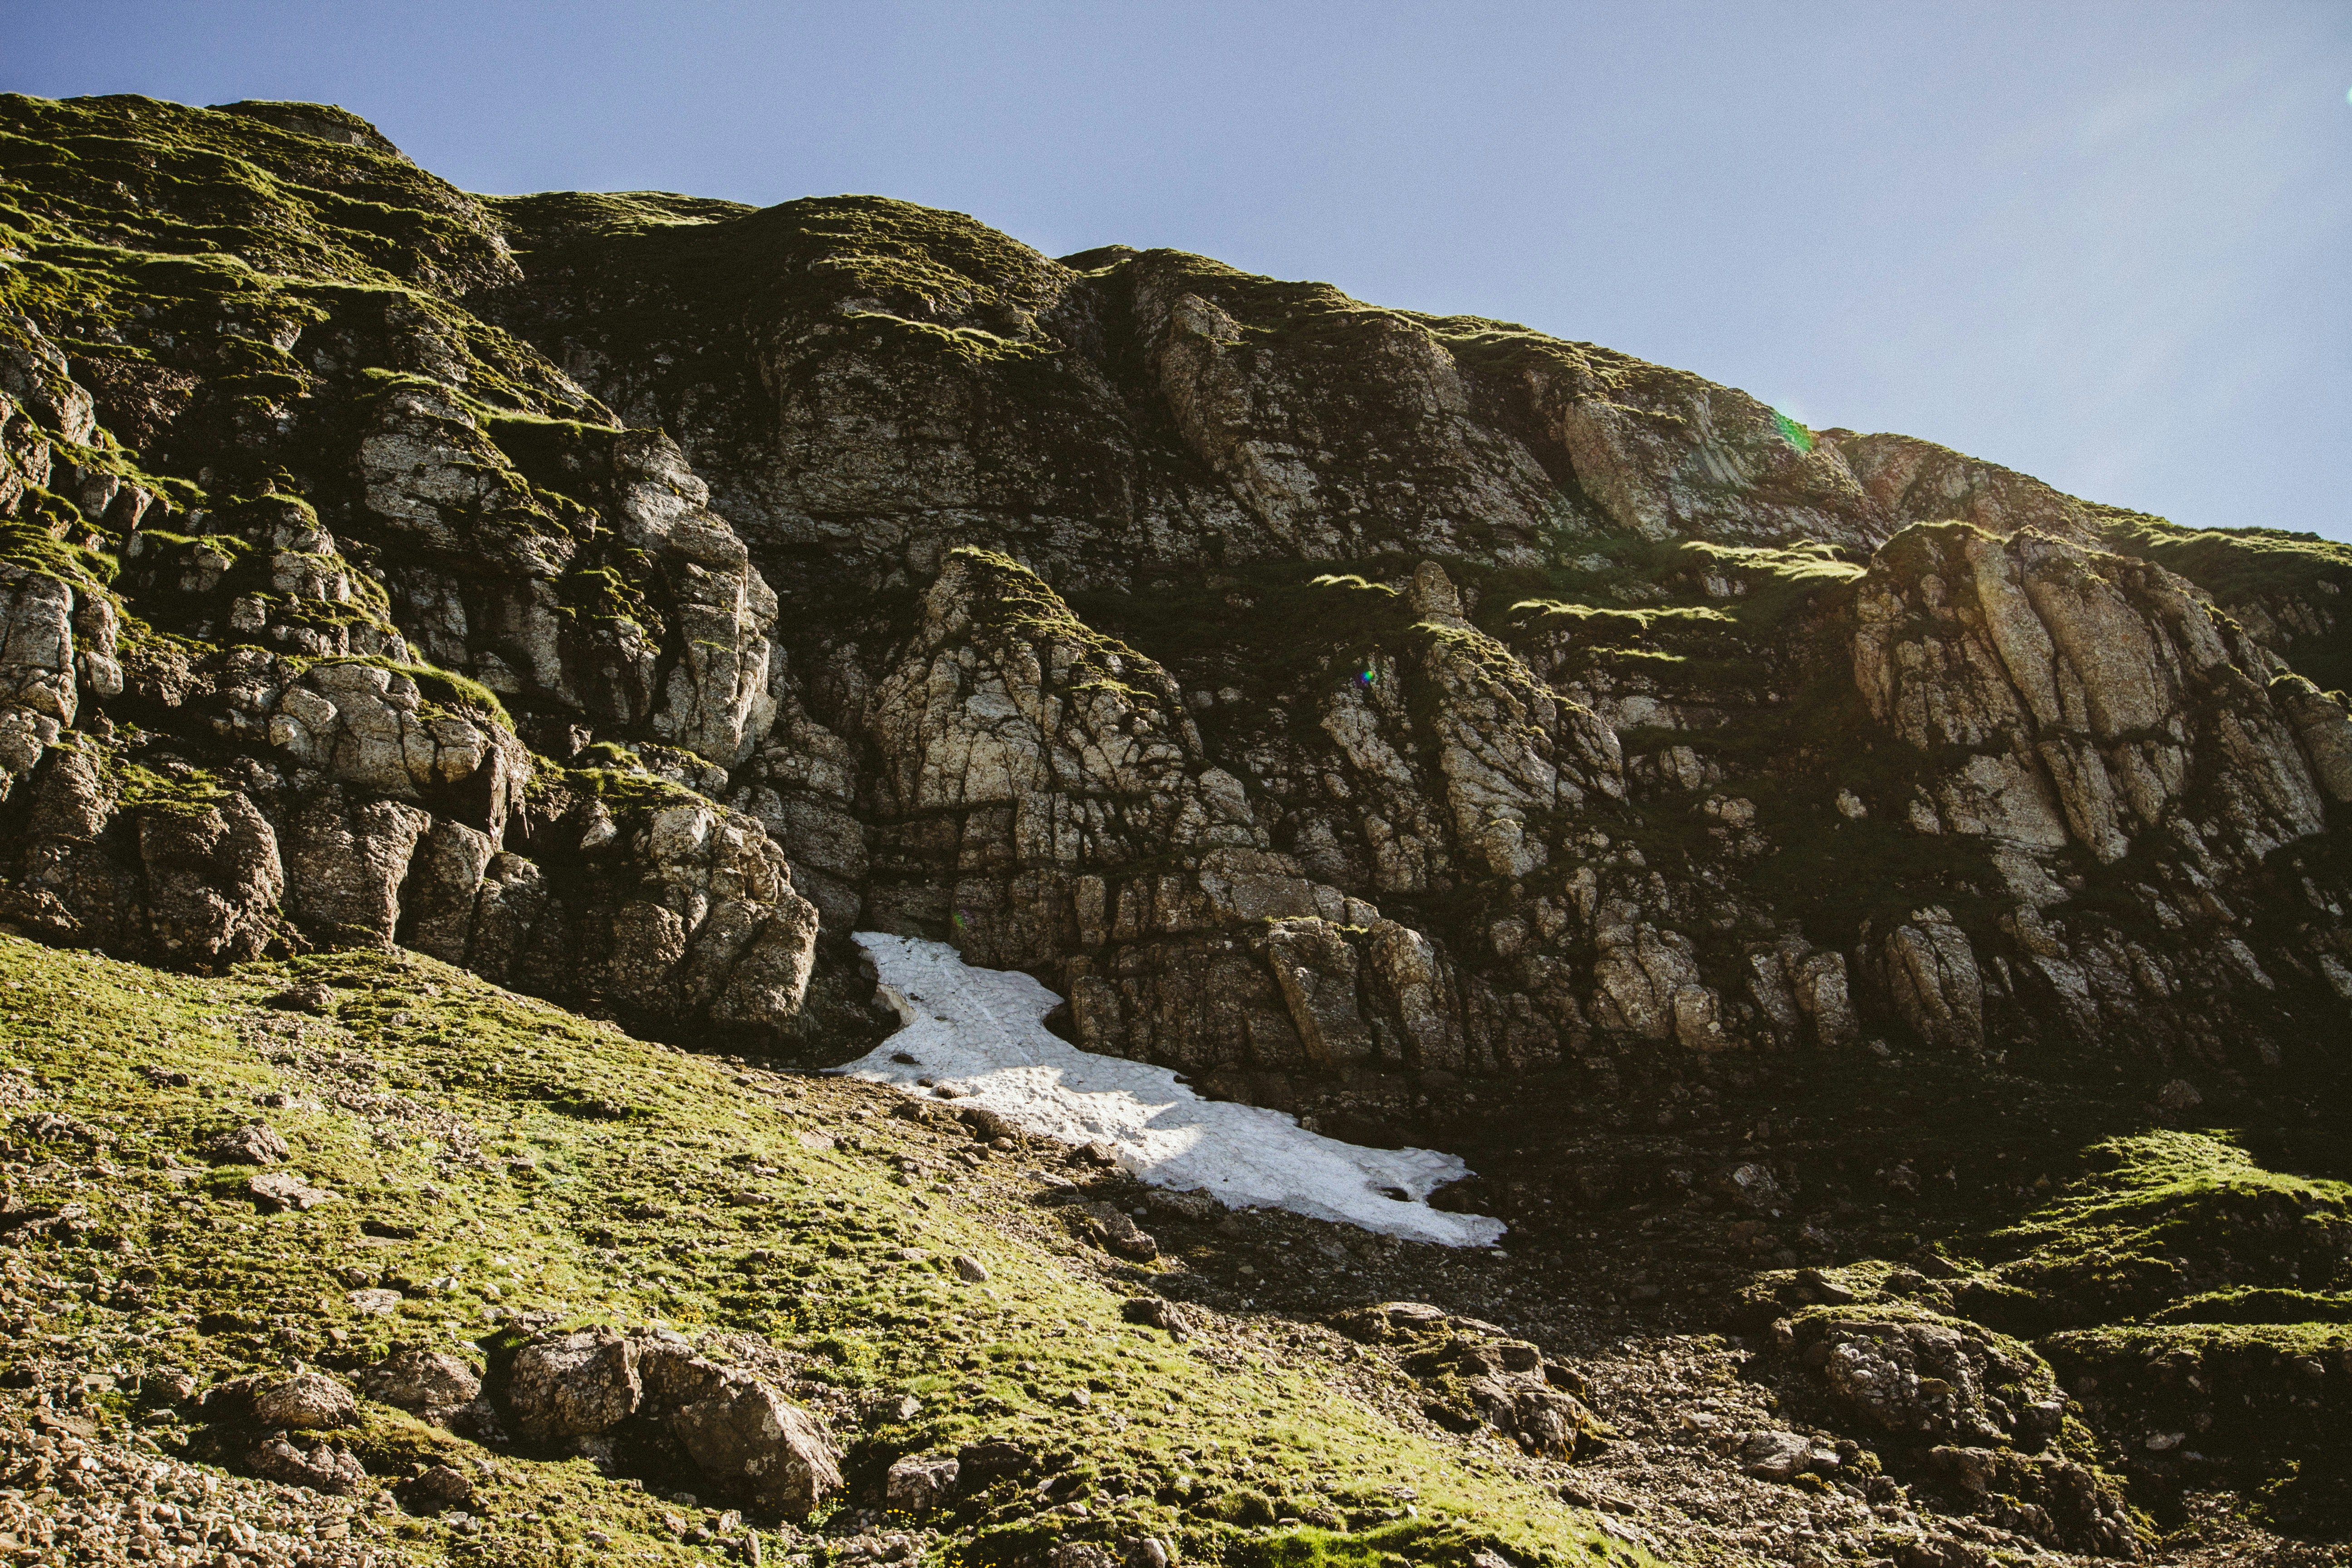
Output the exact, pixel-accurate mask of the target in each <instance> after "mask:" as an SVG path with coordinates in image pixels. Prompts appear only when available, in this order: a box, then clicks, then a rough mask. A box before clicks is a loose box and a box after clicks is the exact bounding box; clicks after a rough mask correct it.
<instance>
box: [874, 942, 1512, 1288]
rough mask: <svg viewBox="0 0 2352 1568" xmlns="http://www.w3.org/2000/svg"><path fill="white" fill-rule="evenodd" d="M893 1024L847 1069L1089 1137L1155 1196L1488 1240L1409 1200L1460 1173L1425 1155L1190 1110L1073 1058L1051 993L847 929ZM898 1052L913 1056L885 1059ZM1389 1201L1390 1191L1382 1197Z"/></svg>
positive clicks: (1283, 1119) (1137, 1080) (1203, 1103)
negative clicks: (1049, 1023) (889, 998)
mask: <svg viewBox="0 0 2352 1568" xmlns="http://www.w3.org/2000/svg"><path fill="white" fill-rule="evenodd" d="M856 941H857V943H858V945H859V946H861V947H863V948H865V949H866V952H869V953H871V954H872V955H873V958H874V963H875V966H876V967H877V969H878V970H879V971H880V972H881V976H882V984H884V985H886V986H887V987H889V988H890V989H891V990H892V991H893V992H896V993H897V994H898V998H899V1000H900V1005H899V1015H900V1016H902V1017H904V1018H906V1019H907V1026H906V1027H904V1028H902V1029H900V1030H899V1031H898V1033H897V1034H895V1035H893V1036H891V1037H889V1038H888V1039H887V1040H885V1041H884V1042H883V1043H882V1045H881V1046H880V1047H877V1049H876V1050H874V1051H873V1052H872V1053H871V1054H869V1055H867V1056H865V1057H862V1058H859V1059H858V1060H856V1061H855V1062H852V1063H851V1064H849V1068H848V1069H847V1070H848V1071H850V1072H852V1073H854V1074H856V1076H858V1077H859V1078H863V1079H870V1080H873V1081H875V1082H878V1083H895V1084H898V1085H899V1086H900V1087H901V1088H905V1089H914V1088H915V1087H916V1080H917V1079H924V1078H927V1079H930V1080H931V1081H932V1082H934V1083H937V1084H940V1085H945V1086H949V1087H952V1088H954V1089H961V1091H963V1095H964V1096H966V1097H968V1099H959V1100H958V1101H957V1103H959V1104H963V1103H970V1104H974V1105H983V1106H986V1107H987V1108H988V1109H989V1110H993V1111H996V1112H998V1113H999V1114H1000V1115H1003V1116H1004V1117H1005V1118H1007V1119H1008V1120H1010V1121H1013V1122H1014V1123H1015V1124H1016V1125H1018V1126H1020V1127H1022V1128H1023V1129H1024V1130H1026V1131H1030V1132H1034V1133H1039V1134H1042V1135H1044V1136H1045V1137H1049V1138H1058V1139H1061V1140H1063V1141H1064V1142H1070V1143H1091V1142H1104V1143H1109V1144H1112V1145H1114V1146H1115V1147H1116V1148H1117V1149H1118V1157H1119V1164H1120V1165H1121V1166H1122V1167H1124V1168H1125V1169H1126V1170H1128V1171H1129V1172H1130V1173H1133V1174H1134V1175H1135V1176H1136V1177H1138V1178H1139V1179H1140V1180H1142V1181H1146V1182H1149V1183H1150V1184H1153V1185H1154V1186H1161V1187H1174V1188H1179V1189H1188V1188H1200V1189H1202V1190H1205V1191H1206V1192H1207V1193H1208V1194H1210V1195H1212V1196H1213V1197H1215V1198H1217V1199H1218V1200H1219V1201H1221V1202H1222V1203H1223V1204H1224V1205H1226V1206H1227V1207H1229V1208H1284V1209H1288V1210H1290V1211H1291V1212H1292V1213H1294V1214H1303V1215H1309V1216H1311V1217H1313V1218H1316V1219H1328V1220H1340V1221H1344V1222H1346V1223H1348V1224H1349V1225H1358V1226H1362V1227H1363V1228H1365V1229H1366V1230H1376V1231H1384V1232H1386V1233H1387V1234H1389V1235H1391V1236H1401V1237H1406V1238H1408V1239H1410V1240H1413V1241H1433V1242H1438V1243H1441V1244H1443V1245H1444V1246H1447V1247H1486V1246H1490V1245H1492V1244H1493V1243H1494V1241H1495V1240H1496V1238H1497V1237H1500V1236H1501V1235H1502V1234H1503V1224H1502V1222H1501V1221H1500V1220H1496V1219H1489V1218H1487V1217H1486V1215H1470V1214H1448V1213H1446V1212H1444V1210H1441V1209H1433V1208H1431V1207H1430V1206H1429V1205H1428V1204H1427V1203H1426V1202H1424V1201H1423V1200H1424V1199H1426V1198H1427V1197H1428V1196H1429V1194H1431V1193H1433V1192H1434V1191H1435V1190H1436V1189H1438V1188H1439V1187H1441V1186H1444V1184H1446V1183H1448V1182H1454V1181H1459V1180H1460V1179H1461V1178H1463V1177H1464V1176H1466V1175H1468V1174H1469V1168H1468V1167H1467V1166H1465V1165H1464V1164H1463V1163H1462V1162H1461V1161H1460V1160H1458V1159H1456V1158H1455V1157H1454V1155H1451V1154H1444V1153H1440V1152H1437V1151H1435V1150H1433V1149H1395V1150H1389V1149H1366V1148H1361V1147H1360V1146H1358V1145H1356V1144H1353V1143H1342V1142H1339V1140H1338V1139H1336V1138H1326V1137H1323V1136H1322V1135H1321V1134H1319V1133H1315V1132H1309V1131H1307V1130H1306V1129H1305V1128H1303V1127H1301V1126H1299V1125H1298V1123H1297V1121H1296V1120H1294V1119H1293V1118H1291V1117H1288V1116H1285V1115H1283V1114H1282V1113H1281V1112H1280V1111H1276V1110H1265V1109H1263V1108H1261V1107H1258V1106H1254V1105H1234V1104H1228V1103H1225V1102H1223V1101H1218V1100H1202V1098H1201V1097H1200V1096H1199V1095H1196V1094H1194V1093H1193V1092H1192V1090H1191V1089H1186V1088H1185V1087H1184V1086H1183V1085H1181V1084H1180V1083H1178V1082H1177V1081H1176V1075H1175V1074H1174V1073H1173V1072H1171V1071H1170V1070H1169V1069H1168V1068H1160V1067H1152V1066H1150V1065H1149V1064H1147V1063H1143V1062H1131V1061H1128V1060H1125V1059H1124V1058H1118V1057H1105V1056H1097V1055H1096V1054H1095V1053H1093V1052H1091V1051H1082V1050H1080V1049H1078V1047H1076V1046H1074V1045H1071V1044H1070V1043H1069V1042H1068V1041H1066V1040H1065V1039H1062V1038H1061V1037H1059V1036H1057V1035H1055V1034H1054V1033H1053V1032H1052V1031H1051V1030H1049V1029H1047V1028H1046V1027H1045V1024H1044V1022H1043V1020H1044V1018H1045V1015H1046V1013H1048V1012H1049V1011H1051V1010H1052V1009H1053V1007H1054V1006H1055V1004H1056V1003H1058V1002H1059V1001H1060V1000H1061V998H1060V997H1058V996H1056V995H1055V994H1053V993H1052V992H1051V991H1048V990H1046V989H1045V986H1043V985H1041V984H1038V983H1037V982H1036V981H1035V980H1034V979H1033V978H1031V977H1030V976H1029V975H1026V974H1023V973H1018V972H1017V971H1010V970H999V969H973V968H971V967H969V966H967V965H966V964H965V963H964V962H963V960H962V958H961V956H960V955H959V954H958V953H957V952H956V950H955V949H954V948H952V947H950V946H949V945H948V944H947V943H945V942H922V941H919V940H917V939H914V938H910V937H899V936H884V935H881V934H879V933H877V932H874V931H860V932H858V933H857V937H856ZM898 1056H908V1057H912V1058H915V1059H914V1061H913V1062H911V1063H908V1062H900V1061H894V1060H892V1059H891V1058H893V1057H898ZM1400 1193H1401V1194H1403V1195H1402V1197H1400V1196H1396V1195H1394V1194H1400Z"/></svg>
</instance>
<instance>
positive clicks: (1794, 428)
mask: <svg viewBox="0 0 2352 1568" xmlns="http://www.w3.org/2000/svg"><path fill="white" fill-rule="evenodd" d="M1772 424H1773V426H1774V427H1776V428H1777V429H1778V430H1779V431H1780V439H1782V440H1783V441H1786V442H1787V443H1789V445H1790V446H1791V447H1795V448H1796V449H1797V450H1798V451H1800V452H1810V451H1811V450H1812V449H1813V433H1812V432H1811V430H1808V429H1806V428H1805V427H1804V426H1802V425H1800V424H1798V423H1797V421H1796V420H1795V419H1793V418H1791V417H1790V416H1788V415H1786V414H1783V413H1781V412H1780V410H1779V409H1777V408H1775V409H1774V410H1772Z"/></svg>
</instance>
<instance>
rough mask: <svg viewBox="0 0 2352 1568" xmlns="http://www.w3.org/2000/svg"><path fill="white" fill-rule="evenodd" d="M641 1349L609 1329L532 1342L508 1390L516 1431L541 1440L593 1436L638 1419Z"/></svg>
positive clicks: (518, 1360) (523, 1352)
mask: <svg viewBox="0 0 2352 1568" xmlns="http://www.w3.org/2000/svg"><path fill="white" fill-rule="evenodd" d="M640 1392H641V1390H640V1385H639V1383H638V1379H637V1346H636V1344H635V1342H634V1341H632V1340H630V1339H628V1338H627V1337H625V1336H624V1335H621V1334H616V1333H614V1332H612V1331H609V1330H599V1329H582V1330H578V1331H574V1332H572V1333H568V1334H559V1335H551V1336H547V1337H543V1338H541V1339H536V1340H533V1341H531V1342H530V1343H529V1344H526V1345H525V1346H523V1347H522V1349H521V1350H520V1351H519V1352H516V1355H515V1359H514V1365H513V1367H512V1369H511V1371H510V1372H509V1381H508V1384H507V1389H506V1408H507V1413H508V1414H509V1415H510V1416H511V1417H512V1418H513V1420H514V1424H515V1428H516V1430H518V1431H520V1432H521V1433H522V1434H523V1435H524V1436H527V1437H530V1438H533V1439H536V1440H539V1441H542V1442H544V1441H549V1440H552V1439H558V1438H564V1437H593V1436H601V1435H602V1434H604V1433H606V1432H609V1431H611V1430H612V1429H613V1428H614V1427H615V1426H619V1425H620V1424H621V1423H622V1422H623V1421H625V1420H626V1419H628V1417H629V1416H630V1415H634V1414H635V1411H636V1408H637V1399H638V1395H639V1394H640Z"/></svg>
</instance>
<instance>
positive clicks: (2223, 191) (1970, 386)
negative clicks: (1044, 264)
mask: <svg viewBox="0 0 2352 1568" xmlns="http://www.w3.org/2000/svg"><path fill="white" fill-rule="evenodd" d="M0 37H5V39H6V40H7V46H6V48H5V56H0V89H7V90H14V91H22V92H34V93H40V94H44V95H48V96H66V95H70V94H76V93H89V92H144V93H149V94H152V95H154V96H156V97H161V98H170V99H175V100H181V101H184V102H191V103H212V102H222V101H226V100H232V99H237V98H265V97H266V98H302V99H321V100H331V101H334V102H338V103H341V104H343V105H344V106H346V107H347V108H350V109H352V110H355V111H357V112H359V113H361V114H363V115H365V116H367V117H368V118H369V119H370V120H372V121H375V122H376V124H377V125H379V126H380V127H382V128H383V131H384V132H386V134H388V135H390V136H391V137H392V138H393V139H394V141H395V142H399V143H400V144H401V146H402V147H404V149H406V150H407V151H408V152H409V153H411V154H412V155H413V156H414V157H415V158H416V160H417V161H418V162H419V163H423V164H425V166H426V167H428V168H430V169H433V170H435V171H436V172H437V173H439V174H444V175H446V176H447V177H448V178H450V179H452V180H455V181H456V182H457V183H458V184H462V185H465V186H467V187H468V188H470V189H474V190H480V191H496V192H514V191H526V190H539V189H547V188H551V187H559V186H573V187H586V188H592V189H607V190H617V189H637V188H648V187H652V188H663V189H671V190H683V191H691V192H695V193H698V194H701V195H724V196H732V197H735V198H737V199H739V200H742V201H747V202H756V203H768V202H777V201H784V200H788V199H790V198H792V197H793V196H798V195H811V194H829V193H834V192H841V191H870V192H879V193H882V194H884V195H895V196H901V197H905V198H907V199H908V200H912V201H919V202H927V203H930V204H933V205H940V206H948V207H954V208H957V209H959V210H961V211H964V212H969V213H971V214H973V215H974V216H978V217H980V218H982V219H983V220H984V221H986V222H988V223H991V224H993V225H994V226H997V227H999V228H1002V229H1004V230H1005V231H1007V232H1008V233H1011V234H1013V235H1014V236H1016V237H1019V238H1021V239H1024V240H1026V241H1028V242H1029V243H1031V244H1033V245H1035V246H1037V247H1039V248H1041V249H1043V250H1045V251H1046V252H1048V253H1049V254H1063V253H1066V252H1068V251H1073V250H1076V249H1080V248H1083V247H1088V246H1093V245H1098V244H1103V243H1106V242H1108V241H1114V240H1117V241H1123V242H1125V243H1127V244H1129V245H1136V246H1163V245H1164V246H1175V247H1181V248H1184V249H1188V250H1197V251H1202V252H1205V253H1207V254H1209V255H1212V256H1215V257H1218V258H1222V259H1223V260H1226V261H1229V262H1232V263H1234V265H1236V266H1240V267H1244V268H1251V269H1253V270H1256V271H1262V272H1268V273H1273V274H1276V275H1277V276H1282V277H1290V278H1317V279H1328V280H1329V281H1331V282H1334V283H1337V284H1339V286H1340V287H1342V288H1344V289H1348V290H1349V292H1351V293H1354V294H1356V295H1358V296H1360V297H1361V298H1363V299H1367V300H1375V301H1378V302H1381V303H1383V304H1391V305H1399V306H1405V307H1410V308H1413V309H1419V310H1437V311H1449V312H1465V313H1472V314H1477V315H1486V316H1496V317H1501V318H1505V319H1507V320H1512V321H1523V322H1526V323H1527V324H1528V325H1530V326H1533V327H1536V328H1538V329H1539V330H1541V331H1549V332H1552V333H1555V334H1557V335H1559V336H1561V337H1568V338H1580V339H1589V340H1591V341H1594V342H1603V343H1607V344H1610V345H1611V346H1612V347H1616V348H1620V349H1623V350H1626V351H1628V352H1630V353H1637V354H1640V355H1642V356H1643V357H1645V358H1648V359H1653V360H1657V361H1660V362H1662V363H1667V364H1673V365H1678V366H1682V367H1684V368H1685V369H1689V370H1693V371H1696V372H1698V373H1699V374H1703V375H1706V376H1708V377H1710V378H1713V379H1715V380H1717V381H1723V382H1727V383H1730V384H1734V385H1738V386H1742V387H1745V388H1747V389H1748V390H1749V391H1751V392H1753V393H1755V394H1757V395H1759V396H1762V397H1764V398H1767V399H1769V400H1770V401H1772V402H1774V403H1776V404H1778V405H1780V406H1781V407H1783V408H1785V409H1787V410H1789V411H1790V412H1791V413H1793V414H1795V415H1796V416H1798V417H1800V418H1801V419H1803V420H1805V421H1807V422H1809V423H1811V424H1814V425H1820V426H1829V425H1845V426H1853V427H1855V428H1858V429H1864V430H1901V431H1906V432H1908V433H1910V434H1912V435H1916V436H1922V437H1928V438H1929V439H1932V440H1937V441H1941V442H1944V443H1946V444H1948V445H1949V446H1953V447H1959V448H1961V449H1962V450H1964V451H1968V452H1971V453H1974V454H1976V455H1978V456H1979V457H1983V458H1990V459H1993V460H1995V461H1998V462H2002V463H2007V464H2009V465H2011V466H2012V467H2015V468H2022V469H2025V470H2026V471H2028V472H2030V473H2034V474H2038V475H2040V476H2041V477H2042V478H2044V479H2049V480H2051V481H2052V482H2053V483H2055V484H2057V485H2059V486H2061V487H2062V488H2063V489H2070V490H2073V491H2075V492H2077V493H2079V494H2083V495H2085V496H2089V497H2092V498H2094V499H2095V500H2105V501H2110V502H2113V503H2116V504H2118V505H2126V506H2134V507H2138V508H2141V509H2144V510H2150V511H2155V512H2159V513H2162V514H2163V515H2166V516H2168V517H2170V518H2172V519H2173V520H2174V521H2179V522H2184V523H2191V524H2197V525H2201V526H2236V525H2263V526H2270V527H2279V528H2293V529H2307V530H2312V531H2318V532H2322V533H2326V534H2329V535H2332V536H2334V537H2337V538H2352V500H2347V473H2352V286H2347V285H2352V254H2347V253H2348V252H2352V5H2346V4H2344V3H2342V0H2234V3H2231V4H2222V3H2220V0H2211V3H2203V4H2193V5H2182V4H2167V3H2163V0H2136V3H2134V4H2128V5H2108V4H2103V3H2099V0H2059V3H2057V4H2049V3H2046V0H2045V3H2043V4H2037V5H1998V4H1985V5H1958V4H1941V5H1929V4H1924V3H1908V0H1880V3H1877V4H1871V5H1832V4H1822V5H1809V4H1801V3H1790V0H1783V3H1781V4H1776V5H1756V4H1752V3H1738V4H1735V3H1729V0H1725V3H1715V0H1708V3H1703V4H1673V3H1666V0H1658V3H1654V4H1634V3H1632V0H1621V3H1619V4H1612V5H1586V4H1575V3H1569V0H1559V3H1554V4H1546V5H1533V4H1528V5H1515V4H1496V5H1479V4H1475V3H1467V0H1453V3H1449V4H1443V5H1439V4H1431V5H1382V4H1379V3H1377V0H1357V3H1353V4H1346V5H1318V4H1280V3H1277V0H1261V3H1259V4H1253V5H1242V4H1216V3H1202V4H1183V3H1180V0H1162V3H1160V4H1150V5H1146V4H1128V3H1123V0H1096V3H1093V4H1084V5H1078V4H1026V3H1019V0H1003V3H1001V4H988V5H939V4H912V3H889V0H875V3H871V4H863V5H801V4H782V3H778V4H768V5H751V4H707V5H689V4H673V5H635V4H597V3H594V0H571V3H568V4H562V5H537V4H510V5H501V4H496V3H492V0H474V3H472V4H442V3H439V0H403V3H401V4H398V5H383V4H367V5H348V4H338V3H331V0H313V3H310V4H299V5H270V4H260V3H254V0H208V3H206V4H203V5H189V4H184V3H180V0H150V3H145V4H140V3H111V0H74V3H71V4H64V3H58V0H0Z"/></svg>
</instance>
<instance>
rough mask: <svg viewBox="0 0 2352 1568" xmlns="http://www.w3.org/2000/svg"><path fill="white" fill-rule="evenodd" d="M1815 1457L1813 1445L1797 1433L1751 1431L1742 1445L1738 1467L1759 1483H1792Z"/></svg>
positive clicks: (1740, 1446)
mask: <svg viewBox="0 0 2352 1568" xmlns="http://www.w3.org/2000/svg"><path fill="white" fill-rule="evenodd" d="M1812 1457H1813V1446H1812V1444H1811V1443H1810V1442H1808V1441H1806V1440H1805V1439H1804V1438H1802V1437H1800V1436H1797V1434H1795V1433H1794V1432H1750V1433H1749V1434H1748V1440H1747V1441H1746V1442H1744V1443H1742V1444H1740V1445H1739V1468H1741V1469H1743V1470H1745V1471H1746V1472H1748V1474H1749V1475H1751V1476H1754V1477H1756V1478H1757V1479H1759V1480H1766V1481H1786V1480H1793V1479H1796V1477H1797V1475H1798V1474H1799V1472H1801V1471H1802V1470H1803V1469H1804V1468H1805V1467H1806V1466H1807V1465H1809V1464H1811V1462H1812Z"/></svg>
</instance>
